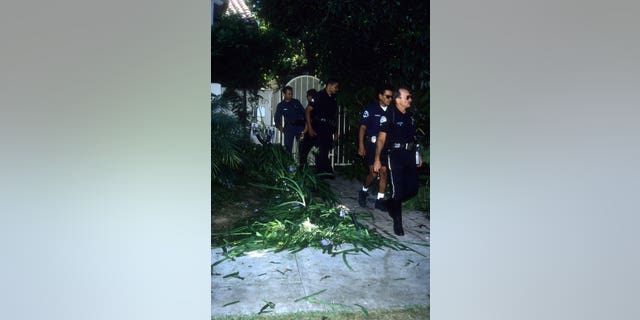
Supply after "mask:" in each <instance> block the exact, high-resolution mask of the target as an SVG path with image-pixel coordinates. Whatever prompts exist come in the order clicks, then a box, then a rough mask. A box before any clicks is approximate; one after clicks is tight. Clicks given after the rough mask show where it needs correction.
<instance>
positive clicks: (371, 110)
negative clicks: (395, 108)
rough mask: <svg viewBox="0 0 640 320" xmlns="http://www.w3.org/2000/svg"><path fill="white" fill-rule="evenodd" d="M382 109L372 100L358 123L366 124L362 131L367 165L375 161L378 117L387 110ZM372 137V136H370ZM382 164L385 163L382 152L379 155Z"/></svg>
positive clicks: (384, 114) (378, 130)
mask: <svg viewBox="0 0 640 320" xmlns="http://www.w3.org/2000/svg"><path fill="white" fill-rule="evenodd" d="M389 110H390V109H389V107H387V110H384V109H382V107H381V106H380V103H379V102H374V103H372V104H370V105H368V106H367V107H366V108H365V110H364V112H363V113H362V119H361V120H360V125H364V126H366V129H365V132H364V148H365V156H364V157H365V161H366V163H367V165H369V166H372V165H373V162H374V161H375V155H376V141H377V138H378V132H380V118H381V117H383V116H386V115H387V112H388V111H389ZM372 137H374V138H372ZM380 161H381V162H382V164H385V163H386V156H385V154H384V150H383V153H382V154H381V156H380Z"/></svg>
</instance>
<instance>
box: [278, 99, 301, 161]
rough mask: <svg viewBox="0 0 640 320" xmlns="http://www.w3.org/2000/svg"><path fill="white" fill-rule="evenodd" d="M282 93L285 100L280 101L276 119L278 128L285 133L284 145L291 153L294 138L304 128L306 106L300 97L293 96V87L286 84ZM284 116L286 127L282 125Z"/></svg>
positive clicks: (297, 136) (296, 137)
mask: <svg viewBox="0 0 640 320" xmlns="http://www.w3.org/2000/svg"><path fill="white" fill-rule="evenodd" d="M282 93H283V94H284V100H282V101H280V103H278V106H277V107H276V114H275V116H274V120H275V125H276V128H278V130H280V132H283V133H284V147H285V148H286V149H287V151H289V153H291V152H292V150H293V139H299V138H300V134H301V133H302V130H303V129H304V125H305V120H304V108H303V107H302V104H301V103H300V101H299V100H298V99H294V98H293V88H291V87H290V86H286V87H284V88H283V89H282ZM283 116H284V129H283V127H282V117H283Z"/></svg>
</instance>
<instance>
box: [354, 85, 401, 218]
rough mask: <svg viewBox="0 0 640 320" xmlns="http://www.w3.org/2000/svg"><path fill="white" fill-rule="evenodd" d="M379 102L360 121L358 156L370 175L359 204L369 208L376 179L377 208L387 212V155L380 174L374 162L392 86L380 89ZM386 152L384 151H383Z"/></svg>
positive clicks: (383, 157) (371, 105) (366, 179)
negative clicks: (385, 201) (369, 200)
mask: <svg viewBox="0 0 640 320" xmlns="http://www.w3.org/2000/svg"><path fill="white" fill-rule="evenodd" d="M377 92H378V96H377V100H376V101H375V102H373V103H371V104H369V105H368V106H367V107H366V108H365V110H364V112H363V113H362V119H361V120H360V132H359V134H358V155H359V156H361V157H364V159H365V162H366V163H367V166H369V174H367V177H366V178H365V180H364V183H363V184H362V190H360V192H358V204H359V205H360V206H361V207H366V206H367V195H368V194H369V192H368V191H369V187H370V186H371V185H372V184H373V182H374V181H375V179H376V177H378V176H379V178H380V180H379V181H378V197H377V198H376V204H375V208H376V209H379V210H382V211H387V208H386V207H385V206H384V201H383V199H384V192H385V190H386V189H387V167H386V165H387V159H386V155H385V154H381V156H380V161H381V164H382V166H381V167H380V169H379V170H378V172H374V171H373V162H374V160H375V156H376V141H377V139H378V132H379V131H380V118H381V117H382V116H386V115H387V109H388V107H389V104H390V103H391V98H392V95H393V88H392V87H391V86H383V87H380V88H379V89H378V91H377ZM383 152H384V150H383Z"/></svg>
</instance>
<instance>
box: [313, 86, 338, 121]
mask: <svg viewBox="0 0 640 320" xmlns="http://www.w3.org/2000/svg"><path fill="white" fill-rule="evenodd" d="M309 105H310V106H311V107H313V110H311V119H312V121H314V123H317V124H319V125H320V127H330V128H331V129H332V130H335V127H336V121H337V119H338V101H337V100H336V96H335V95H333V96H329V94H328V93H327V91H326V90H321V91H320V92H318V93H316V94H315V95H314V96H313V98H312V99H311V102H310V103H309ZM314 129H315V128H314Z"/></svg>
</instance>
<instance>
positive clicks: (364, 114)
mask: <svg viewBox="0 0 640 320" xmlns="http://www.w3.org/2000/svg"><path fill="white" fill-rule="evenodd" d="M362 117H363V118H368V117H369V111H367V110H365V111H364V113H363V114H362Z"/></svg>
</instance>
